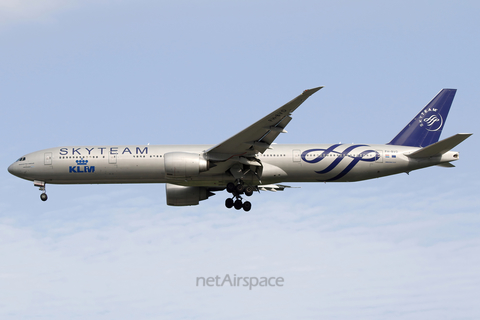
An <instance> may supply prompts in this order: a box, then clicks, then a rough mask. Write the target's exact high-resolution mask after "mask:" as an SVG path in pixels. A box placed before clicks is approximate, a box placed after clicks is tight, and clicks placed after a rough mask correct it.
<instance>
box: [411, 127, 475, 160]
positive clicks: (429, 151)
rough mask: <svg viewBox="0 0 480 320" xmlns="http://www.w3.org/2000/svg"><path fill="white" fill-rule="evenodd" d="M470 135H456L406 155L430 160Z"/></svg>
mask: <svg viewBox="0 0 480 320" xmlns="http://www.w3.org/2000/svg"><path fill="white" fill-rule="evenodd" d="M471 135H472V134H471V133H457V134H456V135H454V136H451V137H450V138H447V139H443V140H441V141H438V142H435V143H434V144H431V145H429V146H427V147H425V148H422V149H420V150H417V151H415V152H414V153H412V154H409V155H407V156H408V157H410V158H430V157H435V156H440V155H442V154H444V153H446V152H448V151H450V150H452V149H453V148H455V147H456V146H457V145H459V144H460V143H461V142H463V141H464V140H465V139H467V138H468V137H470V136H471Z"/></svg>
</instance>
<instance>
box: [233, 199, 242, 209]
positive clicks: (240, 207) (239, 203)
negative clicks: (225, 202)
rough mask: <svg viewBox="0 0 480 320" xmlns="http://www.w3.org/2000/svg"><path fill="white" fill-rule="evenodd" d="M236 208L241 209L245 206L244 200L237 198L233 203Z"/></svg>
mask: <svg viewBox="0 0 480 320" xmlns="http://www.w3.org/2000/svg"><path fill="white" fill-rule="evenodd" d="M233 206H234V207H235V209H237V210H240V209H242V207H243V204H242V200H235V203H234V204H233Z"/></svg>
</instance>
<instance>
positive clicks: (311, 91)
mask: <svg viewBox="0 0 480 320" xmlns="http://www.w3.org/2000/svg"><path fill="white" fill-rule="evenodd" d="M323 87H324V86H320V87H316V88H312V89H307V90H305V91H303V94H308V95H309V96H310V95H312V94H314V93H315V92H317V91H318V90H320V89H322V88H323Z"/></svg>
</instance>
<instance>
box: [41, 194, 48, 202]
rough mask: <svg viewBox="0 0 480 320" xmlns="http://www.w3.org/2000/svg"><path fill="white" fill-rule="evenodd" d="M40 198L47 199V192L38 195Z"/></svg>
mask: <svg viewBox="0 0 480 320" xmlns="http://www.w3.org/2000/svg"><path fill="white" fill-rule="evenodd" d="M40 199H41V200H42V201H47V199H48V197H47V194H46V193H42V194H41V195H40Z"/></svg>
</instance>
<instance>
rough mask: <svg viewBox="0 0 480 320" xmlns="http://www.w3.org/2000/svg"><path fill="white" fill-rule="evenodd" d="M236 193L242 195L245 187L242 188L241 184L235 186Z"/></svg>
mask: <svg viewBox="0 0 480 320" xmlns="http://www.w3.org/2000/svg"><path fill="white" fill-rule="evenodd" d="M236 188H237V192H238V194H242V193H243V190H244V189H245V187H244V186H243V184H241V183H240V184H237V187H236Z"/></svg>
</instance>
